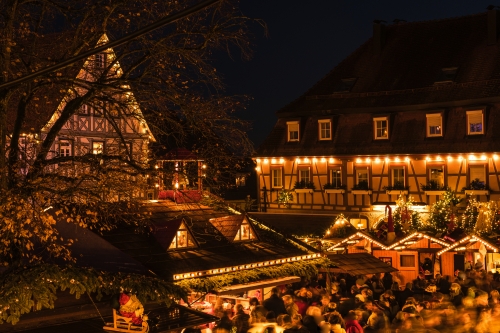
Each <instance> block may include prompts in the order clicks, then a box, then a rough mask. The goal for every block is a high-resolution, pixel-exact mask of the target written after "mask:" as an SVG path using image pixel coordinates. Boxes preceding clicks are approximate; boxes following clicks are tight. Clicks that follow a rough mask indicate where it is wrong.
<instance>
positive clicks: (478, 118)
mask: <svg viewBox="0 0 500 333" xmlns="http://www.w3.org/2000/svg"><path fill="white" fill-rule="evenodd" d="M482 122H483V114H482V113H479V112H478V113H471V114H469V124H481V123H482Z"/></svg>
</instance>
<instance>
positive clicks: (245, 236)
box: [234, 219, 255, 242]
mask: <svg viewBox="0 0 500 333" xmlns="http://www.w3.org/2000/svg"><path fill="white" fill-rule="evenodd" d="M252 239H255V235H254V233H253V230H252V227H250V224H249V223H248V221H247V220H246V219H245V220H243V222H242V223H241V225H240V228H239V230H238V232H237V233H236V237H234V241H235V242H238V241H247V240H252Z"/></svg>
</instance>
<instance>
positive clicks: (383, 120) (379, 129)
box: [373, 117, 389, 140]
mask: <svg viewBox="0 0 500 333" xmlns="http://www.w3.org/2000/svg"><path fill="white" fill-rule="evenodd" d="M373 126H374V132H375V140H380V139H388V138H389V120H388V118H387V117H380V118H373Z"/></svg>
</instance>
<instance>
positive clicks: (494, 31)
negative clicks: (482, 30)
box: [488, 6, 500, 45]
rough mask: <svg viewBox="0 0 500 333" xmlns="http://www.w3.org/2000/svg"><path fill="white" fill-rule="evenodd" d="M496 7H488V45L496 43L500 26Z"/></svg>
mask: <svg viewBox="0 0 500 333" xmlns="http://www.w3.org/2000/svg"><path fill="white" fill-rule="evenodd" d="M495 8H496V7H493V6H489V7H488V45H493V44H496V43H497V40H498V35H499V30H500V29H499V28H500V22H499V18H500V14H499V12H498V10H497V9H495Z"/></svg>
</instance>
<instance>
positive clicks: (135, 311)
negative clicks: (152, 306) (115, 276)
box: [119, 293, 147, 325]
mask: <svg viewBox="0 0 500 333" xmlns="http://www.w3.org/2000/svg"><path fill="white" fill-rule="evenodd" d="M119 302H120V310H119V312H120V315H121V316H123V317H127V318H132V323H133V324H134V325H142V321H143V319H144V320H147V316H146V315H143V313H144V306H143V305H142V303H141V302H140V301H139V299H138V298H137V296H135V295H127V294H125V293H121V294H120V299H119Z"/></svg>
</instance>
